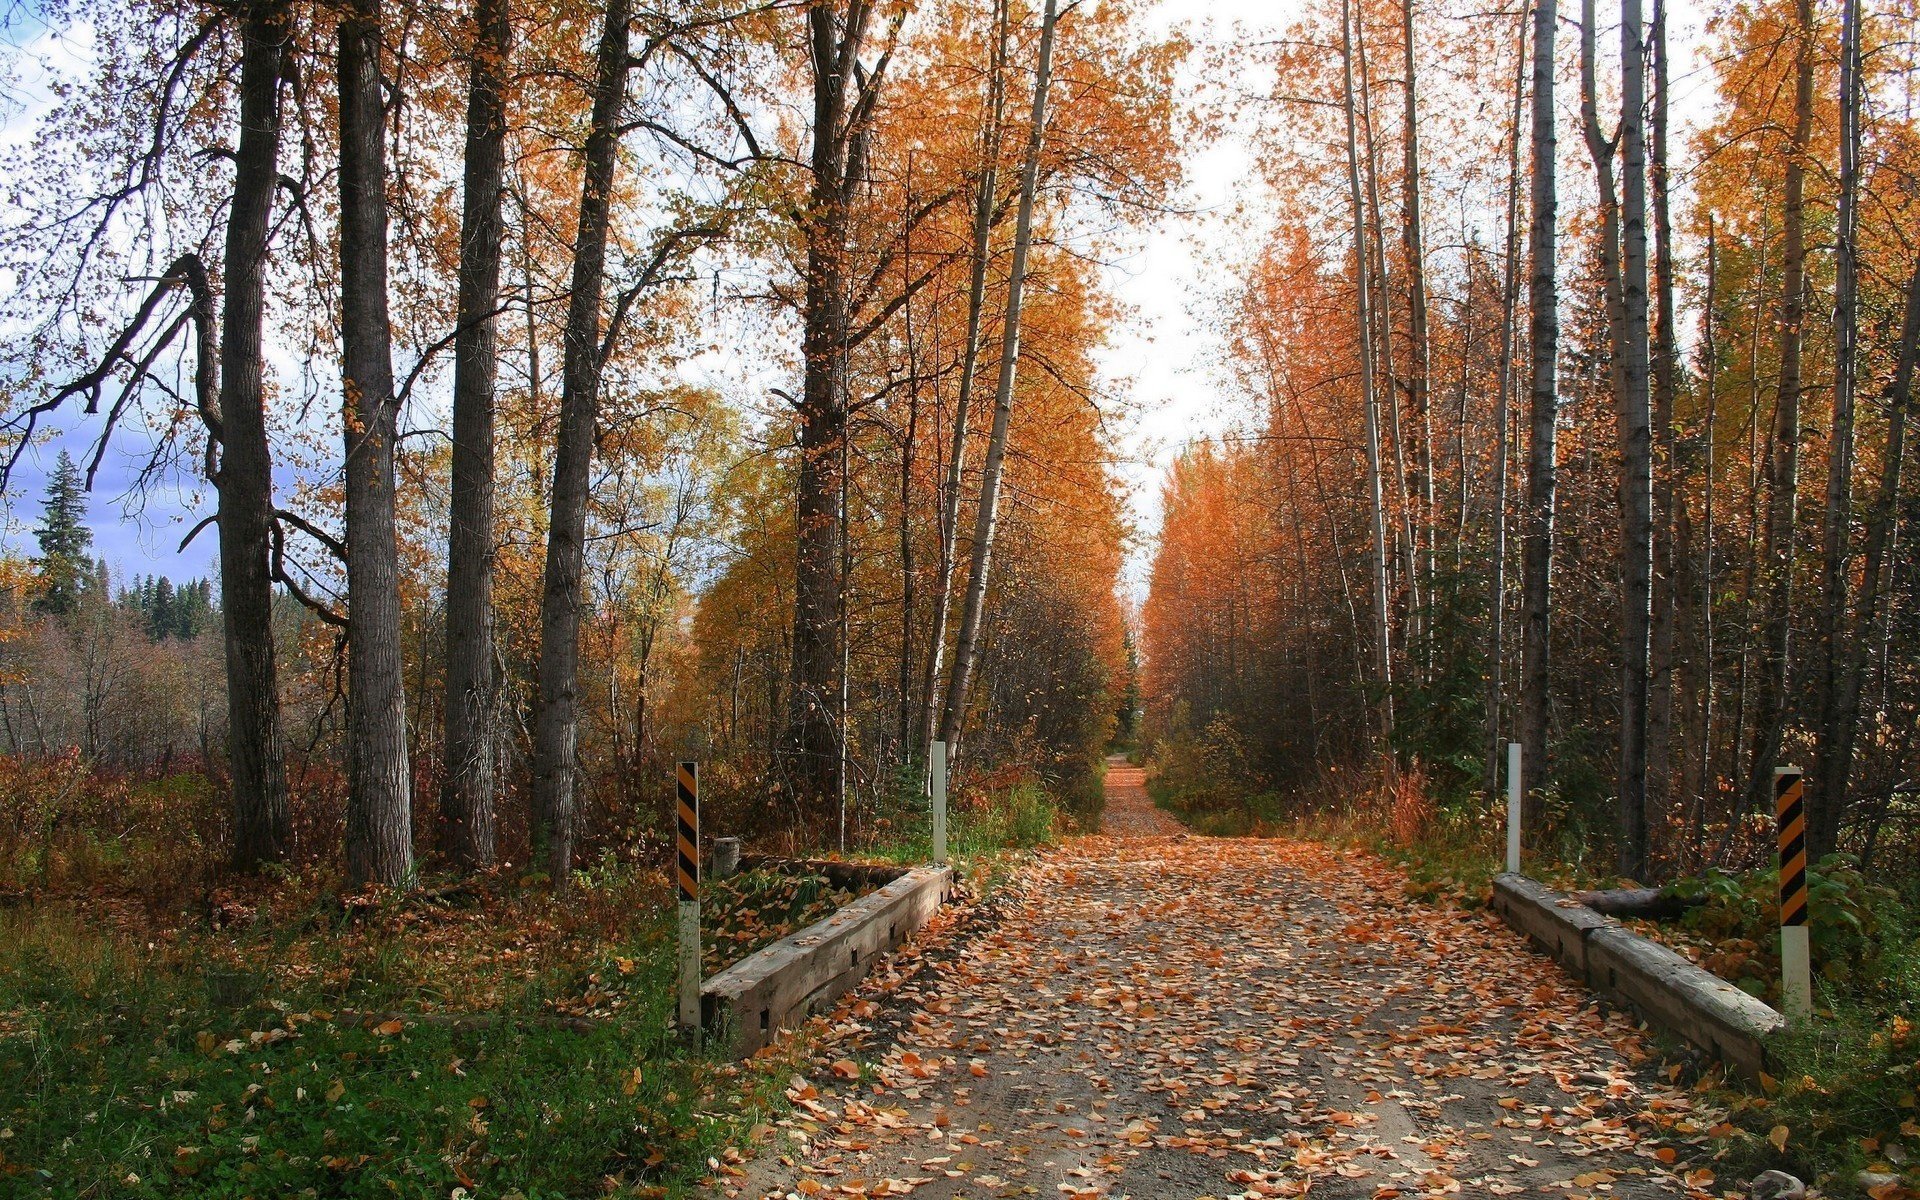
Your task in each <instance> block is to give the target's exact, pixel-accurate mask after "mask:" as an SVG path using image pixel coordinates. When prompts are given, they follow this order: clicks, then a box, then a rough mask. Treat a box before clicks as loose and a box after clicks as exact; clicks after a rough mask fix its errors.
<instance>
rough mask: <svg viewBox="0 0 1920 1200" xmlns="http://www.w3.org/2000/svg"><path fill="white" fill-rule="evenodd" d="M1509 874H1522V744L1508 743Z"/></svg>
mask: <svg viewBox="0 0 1920 1200" xmlns="http://www.w3.org/2000/svg"><path fill="white" fill-rule="evenodd" d="M1507 873H1508V874H1510V875H1518V874H1519V873H1520V743H1519V742H1508V743H1507Z"/></svg>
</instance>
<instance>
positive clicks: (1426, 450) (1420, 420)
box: [1400, 0, 1470, 675]
mask: <svg viewBox="0 0 1920 1200" xmlns="http://www.w3.org/2000/svg"><path fill="white" fill-rule="evenodd" d="M1413 3H1414V0H1401V4H1400V32H1401V40H1402V50H1403V52H1404V53H1403V56H1402V65H1403V69H1404V71H1405V74H1406V78H1405V80H1404V81H1403V82H1402V86H1401V95H1402V96H1403V98H1404V101H1405V104H1404V111H1403V113H1402V117H1401V121H1402V124H1403V125H1404V126H1405V130H1406V132H1405V135H1404V137H1403V139H1402V141H1401V152H1402V154H1401V158H1402V161H1401V178H1400V190H1401V204H1402V206H1403V207H1404V208H1405V210H1406V211H1405V215H1404V218H1403V220H1404V224H1403V226H1402V235H1403V242H1404V249H1405V251H1406V255H1407V332H1408V334H1409V337H1410V340H1411V342H1412V345H1411V347H1410V350H1409V353H1410V355H1411V358H1412V361H1411V362H1410V363H1409V364H1408V367H1407V393H1408V395H1409V396H1410V397H1411V398H1412V400H1413V415H1414V422H1415V425H1416V427H1417V429H1418V433H1419V438H1420V444H1419V446H1417V447H1416V448H1415V453H1414V462H1415V463H1416V468H1415V469H1416V470H1418V471H1419V473H1420V481H1419V486H1418V488H1417V494H1418V496H1419V504H1420V532H1419V535H1418V537H1417V538H1416V540H1417V541H1418V542H1419V543H1420V546H1421V549H1422V555H1421V559H1420V580H1419V591H1420V594H1421V595H1423V596H1425V597H1426V598H1427V602H1428V603H1429V604H1432V603H1433V579H1434V568H1435V559H1434V555H1435V550H1436V545H1437V542H1438V540H1439V539H1438V528H1437V525H1436V522H1435V518H1434V507H1433V473H1434V462H1433V412H1432V394H1433V380H1432V366H1433V363H1432V347H1431V339H1430V338H1429V337H1428V333H1427V250H1426V239H1425V234H1424V231H1423V230H1422V228H1421V216H1420V103H1419V92H1418V89H1417V87H1416V81H1417V79H1418V71H1417V67H1418V64H1417V62H1416V55H1415V53H1414V41H1413ZM1469 340H1470V339H1469ZM1466 357H1468V355H1463V362H1464V360H1465V358H1466ZM1463 391H1464V389H1463ZM1465 487H1466V469H1465V464H1464V463H1463V464H1462V466H1461V488H1462V492H1463V494H1464V491H1465ZM1432 652H1433V639H1432V638H1428V640H1427V644H1426V655H1425V656H1424V657H1423V659H1422V664H1421V670H1422V674H1423V675H1424V674H1428V673H1430V669H1431V662H1432Z"/></svg>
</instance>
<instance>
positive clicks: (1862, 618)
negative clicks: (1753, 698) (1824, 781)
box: [1821, 266, 1920, 832]
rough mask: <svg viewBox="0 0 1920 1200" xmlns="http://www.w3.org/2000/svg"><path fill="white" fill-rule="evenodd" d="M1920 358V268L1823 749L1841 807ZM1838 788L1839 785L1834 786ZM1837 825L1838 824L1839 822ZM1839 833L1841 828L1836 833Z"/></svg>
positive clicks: (1904, 326)
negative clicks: (1829, 743) (1831, 735)
mask: <svg viewBox="0 0 1920 1200" xmlns="http://www.w3.org/2000/svg"><path fill="white" fill-rule="evenodd" d="M1916 358H1920V266H1916V267H1915V269H1914V273H1913V278H1912V279H1911V280H1910V281H1909V282H1908V284H1907V308H1906V316H1905V318H1904V320H1903V321H1902V322H1901V328H1900V349H1899V356H1898V358H1897V360H1896V361H1895V365H1894V373H1893V384H1892V387H1891V388H1890V390H1889V394H1888V397H1887V401H1888V412H1887V448H1886V455H1885V458H1884V461H1883V462H1882V465H1881V468H1880V487H1879V490H1878V492H1877V493H1876V494H1875V496H1874V498H1873V505H1872V507H1871V508H1870V509H1869V510H1868V512H1867V544H1866V559H1865V564H1864V568H1863V571H1862V573H1861V577H1860V596H1859V600H1858V602H1857V605H1856V607H1855V609H1854V613H1853V625H1852V628H1851V630H1850V636H1848V637H1846V638H1845V640H1844V641H1843V643H1842V646H1843V648H1844V651H1845V653H1844V656H1843V658H1842V661H1841V666H1840V672H1839V679H1838V687H1837V688H1836V695H1835V703H1834V707H1835V712H1834V721H1833V726H1834V740H1833V742H1832V747H1831V751H1830V752H1828V748H1827V747H1826V746H1825V745H1823V746H1822V747H1821V749H1822V759H1821V766H1822V768H1823V770H1824V771H1825V772H1827V774H1828V776H1830V777H1831V778H1832V779H1834V780H1837V781H1838V785H1837V790H1834V791H1830V792H1829V793H1828V795H1829V797H1830V798H1831V800H1832V802H1833V803H1834V804H1835V805H1836V806H1837V805H1841V804H1844V803H1845V802H1846V794H1847V793H1846V785H1847V782H1848V779H1849V776H1850V775H1851V774H1852V770H1853V751H1854V743H1855V740H1856V739H1857V737H1858V736H1859V731H1860V693H1861V691H1862V687H1863V684H1864V682H1865V680H1866V673H1867V655H1868V652H1869V650H1870V648H1871V647H1872V645H1873V630H1874V625H1875V624H1876V623H1877V622H1878V621H1879V619H1880V591H1881V575H1882V574H1883V573H1884V572H1885V570H1886V566H1887V562H1888V560H1889V558H1890V557H1891V551H1892V546H1893V535H1894V532H1895V510H1896V508H1897V506H1898V504H1899V500H1900V469H1901V464H1902V460H1903V459H1905V457H1906V451H1907V441H1906V439H1907V412H1908V410H1909V408H1911V406H1912V404H1913V374H1914V365H1915V359H1916ZM1829 786H1834V785H1829ZM1836 824H1837V822H1836ZM1835 832H1837V828H1836V830H1835Z"/></svg>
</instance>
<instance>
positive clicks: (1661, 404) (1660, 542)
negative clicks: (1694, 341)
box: [1647, 0, 1698, 822]
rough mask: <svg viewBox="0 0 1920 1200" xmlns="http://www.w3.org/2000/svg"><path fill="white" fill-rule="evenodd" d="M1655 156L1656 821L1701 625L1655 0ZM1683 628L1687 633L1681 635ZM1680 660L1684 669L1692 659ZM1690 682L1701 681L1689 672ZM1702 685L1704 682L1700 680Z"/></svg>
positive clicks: (1651, 792)
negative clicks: (1684, 490)
mask: <svg viewBox="0 0 1920 1200" xmlns="http://www.w3.org/2000/svg"><path fill="white" fill-rule="evenodd" d="M1652 53H1653V62H1652V67H1653V87H1654V91H1653V97H1652V106H1651V108H1652V120H1653V147H1652V150H1653V157H1652V163H1651V167H1650V170H1649V176H1648V177H1649V181H1650V183H1651V184H1652V191H1653V245H1654V251H1653V253H1654V278H1655V288H1656V289H1657V290H1656V292H1655V300H1654V314H1655V321H1654V346H1653V383H1652V391H1653V413H1652V419H1653V431H1652V436H1653V442H1654V446H1655V448H1656V451H1657V455H1658V457H1657V458H1656V460H1655V462H1654V475H1653V521H1654V538H1653V631H1652V638H1651V644H1650V646H1649V650H1648V676H1647V686H1648V688H1649V693H1650V694H1649V696H1648V700H1647V813H1648V819H1649V820H1650V821H1662V822H1663V821H1664V820H1665V818H1666V816H1667V814H1668V812H1669V811H1670V809H1671V806H1672V800H1673V796H1672V793H1673V768H1672V754H1673V724H1674V720H1673V713H1674V697H1675V695H1676V688H1677V686H1678V680H1677V669H1676V646H1677V645H1684V644H1690V642H1691V637H1692V630H1693V623H1692V610H1693V597H1694V596H1695V595H1696V592H1695V591H1694V589H1693V588H1692V587H1683V586H1680V585H1681V578H1680V577H1681V575H1682V574H1683V571H1684V568H1685V565H1686V564H1687V563H1688V562H1689V556H1688V553H1687V546H1688V543H1689V542H1690V541H1691V540H1692V539H1691V532H1692V522H1691V519H1690V514H1689V513H1688V512H1687V506H1686V504H1685V503H1684V502H1679V501H1677V499H1676V497H1677V494H1678V485H1679V482H1680V479H1681V476H1682V469H1683V467H1684V466H1685V465H1686V464H1685V463H1683V462H1682V461H1681V457H1680V453H1679V445H1678V443H1677V441H1676V440H1675V436H1674V427H1673V408H1674V401H1675V398H1676V396H1677V395H1678V392H1679V372H1680V350H1679V338H1678V333H1677V331H1676V330H1675V329H1674V302H1673V288H1674V262H1673V209H1672V204H1671V202H1670V201H1671V195H1670V191H1671V189H1670V184H1671V175H1670V172H1669V170H1668V164H1667V108H1668V102H1667V101H1668V73H1667V5H1666V0H1653V47H1652ZM1676 627H1677V629H1678V630H1681V631H1684V633H1683V634H1681V635H1680V636H1679V637H1676ZM1685 657H1686V656H1684V655H1682V656H1681V659H1682V660H1683V661H1682V662H1681V663H1680V665H1681V666H1684V665H1685V663H1684V659H1685ZM1688 682H1690V683H1692V682H1695V681H1694V680H1693V679H1692V678H1691V677H1689V680H1688ZM1695 686H1696V687H1697V686H1698V685H1697V683H1696V684H1695Z"/></svg>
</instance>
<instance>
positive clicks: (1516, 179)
mask: <svg viewBox="0 0 1920 1200" xmlns="http://www.w3.org/2000/svg"><path fill="white" fill-rule="evenodd" d="M1513 51H1514V53H1513V57H1514V64H1513V116H1512V122H1513V123H1512V126H1511V127H1510V131H1509V133H1508V136H1507V240H1506V264H1505V268H1504V278H1503V279H1502V282H1501V289H1500V385H1499V393H1498V395H1499V399H1498V400H1497V401H1496V403H1495V405H1494V421H1495V423H1496V424H1497V425H1498V426H1499V428H1498V429H1497V430H1496V431H1495V434H1494V460H1493V479H1494V482H1493V492H1494V501H1493V553H1492V560H1493V561H1492V566H1493V571H1492V573H1491V574H1492V577H1493V594H1492V597H1491V603H1490V604H1489V606H1488V608H1489V617H1490V621H1489V628H1488V630H1487V771H1486V789H1487V791H1488V793H1490V794H1497V793H1498V791H1499V789H1500V764H1501V762H1502V761H1503V759H1504V756H1503V755H1502V754H1501V753H1500V733H1501V723H1500V718H1501V709H1502V705H1503V702H1504V701H1505V699H1506V693H1505V688H1504V680H1503V678H1502V676H1503V674H1504V670H1505V667H1506V644H1507V643H1506V621H1507V491H1508V481H1507V474H1508V463H1509V462H1510V460H1511V459H1512V454H1513V447H1512V446H1511V444H1510V440H1509V438H1508V432H1507V431H1508V426H1509V423H1510V421H1511V419H1512V417H1511V413H1512V408H1513V384H1514V371H1513V366H1514V364H1513V359H1514V353H1513V352H1514V344H1513V342H1514V337H1513V335H1514V329H1513V318H1514V313H1515V310H1516V309H1517V308H1518V307H1519V303H1520V120H1521V114H1522V112H1523V111H1524V109H1523V106H1524V105H1525V103H1526V89H1527V74H1526V72H1527V39H1526V26H1525V24H1524V23H1522V25H1521V28H1520V30H1519V32H1518V34H1517V35H1516V36H1515V38H1514V47H1513ZM1466 470H1467V464H1466V459H1465V456H1464V455H1463V456H1462V458H1461V461H1460V473H1461V491H1462V492H1463V493H1464V492H1465V490H1466V482H1465V479H1466Z"/></svg>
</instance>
